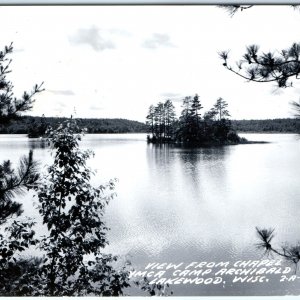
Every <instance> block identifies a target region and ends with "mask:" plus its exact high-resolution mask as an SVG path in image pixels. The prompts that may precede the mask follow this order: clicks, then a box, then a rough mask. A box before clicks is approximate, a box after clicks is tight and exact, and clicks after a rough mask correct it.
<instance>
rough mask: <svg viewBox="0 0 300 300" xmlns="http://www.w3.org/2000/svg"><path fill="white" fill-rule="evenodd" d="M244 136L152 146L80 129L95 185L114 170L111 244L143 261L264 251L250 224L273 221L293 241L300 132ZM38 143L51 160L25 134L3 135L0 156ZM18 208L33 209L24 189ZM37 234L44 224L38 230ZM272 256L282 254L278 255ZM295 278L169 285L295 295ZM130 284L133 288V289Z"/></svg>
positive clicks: (247, 256) (254, 255)
mask: <svg viewBox="0 0 300 300" xmlns="http://www.w3.org/2000/svg"><path fill="white" fill-rule="evenodd" d="M241 136H244V137H246V138H247V139H248V140H250V141H267V142H270V143H267V144H245V145H235V146H224V147H210V148H198V149H193V148H183V147H174V146H170V145H162V146H158V145H148V144H147V143H146V135H145V134H113V135H111V134H106V135H101V134H95V135H86V136H85V137H84V138H83V140H82V142H81V147H82V149H92V150H93V151H94V152H95V157H94V158H92V159H91V160H90V162H89V165H90V166H91V167H92V168H93V169H94V170H96V172H97V173H96V176H95V177H94V178H93V184H95V185H97V184H101V183H105V182H106V181H108V180H109V179H111V178H117V179H118V182H117V185H116V193H117V197H116V198H114V199H113V200H112V201H111V202H110V204H109V206H108V207H107V210H106V222H107V225H108V226H109V227H110V228H111V230H110V232H109V234H108V237H109V241H110V245H109V247H108V248H107V251H109V252H112V253H114V254H120V255H124V256H126V257H127V258H129V259H130V260H131V262H132V264H133V266H134V267H135V268H136V269H137V270H140V269H143V268H145V266H146V265H147V264H148V263H154V262H155V263H165V262H167V263H169V262H172V263H178V264H179V263H184V264H188V263H190V262H203V261H206V262H220V261H223V262H224V261H229V262H231V263H234V262H236V261H239V260H259V259H264V258H265V257H264V256H263V253H262V252H261V251H259V250H257V248H256V246H255V244H256V243H257V242H258V240H257V237H256V231H255V227H256V226H259V227H266V228H271V227H272V228H275V232H276V236H275V239H274V245H275V246H276V247H280V246H281V245H283V244H284V243H291V244H296V243H297V242H298V241H299V232H300V225H299V210H300V202H299V200H300V181H299V177H300V176H299V175H300V172H299V171H300V156H299V154H300V139H299V136H298V135H295V134H241ZM31 148H33V149H34V157H35V159H37V160H39V161H40V162H41V168H42V169H44V168H43V166H44V165H47V164H51V155H50V151H49V149H48V148H47V147H46V145H45V143H43V142H42V141H41V140H39V139H28V138H27V137H26V136H25V135H0V158H1V161H2V160H4V159H8V158H9V159H11V160H12V162H14V163H16V162H17V161H18V160H19V158H20V156H22V155H25V154H26V153H28V150H29V149H31ZM21 201H22V202H23V204H24V214H27V215H30V216H33V217H36V218H38V213H37V211H36V210H35V209H33V201H34V200H32V195H31V194H26V195H24V196H23V197H21ZM37 231H38V233H42V232H43V229H42V228H40V229H39V230H37ZM274 258H278V257H274ZM299 280H300V279H297V280H296V281H294V282H280V284H279V283H278V282H279V280H278V276H277V279H272V280H270V282H268V283H267V282H264V283H248V284H239V283H238V284H231V283H228V282H225V283H224V282H223V283H222V284H218V285H212V284H208V285H204V284H202V285H201V284H200V285H195V284H193V285H192V284H185V285H174V286H172V290H173V291H174V294H175V295H176V296H177V295H178V296H179V295H186V296H193V295H284V294H300V281H299ZM132 293H134V294H135V293H136V294H138V293H139V292H138V291H136V290H132Z"/></svg>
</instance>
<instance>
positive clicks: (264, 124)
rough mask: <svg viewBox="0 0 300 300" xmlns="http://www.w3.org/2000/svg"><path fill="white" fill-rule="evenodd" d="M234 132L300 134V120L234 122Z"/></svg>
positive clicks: (232, 122) (232, 123)
mask: <svg viewBox="0 0 300 300" xmlns="http://www.w3.org/2000/svg"><path fill="white" fill-rule="evenodd" d="M231 125H232V128H233V130H235V131H238V132H262V133H263V132H264V133H299V132H300V119H297V118H287V119H266V120H232V121H231Z"/></svg>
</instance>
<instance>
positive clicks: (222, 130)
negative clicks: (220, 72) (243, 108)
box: [146, 94, 245, 145]
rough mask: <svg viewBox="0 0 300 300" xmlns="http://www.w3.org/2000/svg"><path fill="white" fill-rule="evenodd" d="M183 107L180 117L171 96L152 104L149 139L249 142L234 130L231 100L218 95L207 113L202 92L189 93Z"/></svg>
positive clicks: (148, 123)
mask: <svg viewBox="0 0 300 300" xmlns="http://www.w3.org/2000/svg"><path fill="white" fill-rule="evenodd" d="M181 107H182V111H181V114H180V116H179V118H176V114H175V107H174V105H173V103H172V101H171V100H166V101H165V102H159V103H158V104H157V105H156V106H154V105H151V106H150V107H149V111H148V115H147V117H146V124H147V126H148V132H149V135H148V141H149V142H151V143H183V144H193V145H210V144H232V143H240V142H245V139H242V138H240V137H239V136H238V135H237V134H236V132H235V131H234V130H233V127H232V125H231V121H230V119H229V117H230V113H229V111H228V109H227V107H228V103H227V102H226V101H225V100H224V99H223V98H221V97H220V98H218V99H217V101H216V103H215V104H214V105H213V107H212V108H211V109H210V110H209V111H207V112H204V113H203V106H202V104H201V101H200V97H199V96H198V94H195V96H193V97H192V96H187V97H185V98H184V99H183V103H182V106H181Z"/></svg>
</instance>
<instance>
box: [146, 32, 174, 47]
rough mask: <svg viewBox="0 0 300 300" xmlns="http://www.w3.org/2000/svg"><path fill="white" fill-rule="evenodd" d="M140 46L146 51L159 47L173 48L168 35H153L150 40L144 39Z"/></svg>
mask: <svg viewBox="0 0 300 300" xmlns="http://www.w3.org/2000/svg"><path fill="white" fill-rule="evenodd" d="M142 46H143V47H144V48H148V49H157V48H159V47H175V46H174V45H173V44H172V42H171V40H170V36H169V35H168V34H162V33H154V34H153V35H152V37H151V38H149V39H146V40H145V41H144V42H143V44H142Z"/></svg>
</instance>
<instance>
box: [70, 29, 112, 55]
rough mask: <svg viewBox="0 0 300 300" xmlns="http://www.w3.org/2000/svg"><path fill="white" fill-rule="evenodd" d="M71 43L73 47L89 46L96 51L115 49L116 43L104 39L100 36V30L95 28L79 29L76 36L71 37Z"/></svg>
mask: <svg viewBox="0 0 300 300" xmlns="http://www.w3.org/2000/svg"><path fill="white" fill-rule="evenodd" d="M69 41H70V43H71V44H73V45H81V44H82V45H89V46H91V47H92V48H93V49H94V50H95V51H103V50H105V49H114V48H115V45H114V43H113V42H112V41H111V40H109V39H106V38H104V37H103V36H102V34H100V30H99V29H98V28H97V27H95V26H92V27H90V28H80V29H78V30H77V32H76V34H75V35H73V36H71V37H69Z"/></svg>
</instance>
